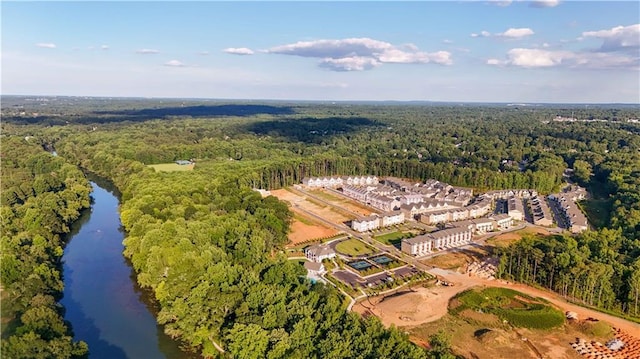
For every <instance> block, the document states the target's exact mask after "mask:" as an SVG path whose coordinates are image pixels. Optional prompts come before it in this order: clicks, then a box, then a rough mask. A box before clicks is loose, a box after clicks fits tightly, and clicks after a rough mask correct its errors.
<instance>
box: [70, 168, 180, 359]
mask: <svg viewBox="0 0 640 359" xmlns="http://www.w3.org/2000/svg"><path fill="white" fill-rule="evenodd" d="M96 182H98V183H99V184H97V183H96ZM91 186H92V187H93V192H92V193H91V197H92V198H93V202H92V205H91V209H90V210H87V211H85V213H83V215H82V216H81V217H80V219H79V220H78V221H77V222H76V223H74V228H73V229H72V232H71V235H70V237H69V238H70V240H69V241H68V243H67V246H66V248H65V250H64V255H63V257H62V259H63V261H64V265H63V273H64V286H65V288H64V297H63V298H62V300H61V301H60V303H61V304H62V305H64V307H65V309H66V312H65V320H68V321H69V322H71V325H72V327H73V332H74V335H75V336H74V338H75V339H76V340H84V341H85V342H87V344H88V345H89V352H90V355H89V358H90V359H100V358H105V359H120V358H129V359H137V358H144V359H147V358H151V359H152V358H167V359H174V358H176V359H183V358H189V357H190V356H188V355H187V354H185V353H184V352H182V351H181V350H180V349H179V347H178V343H177V342H176V341H174V340H171V338H169V337H168V336H167V335H165V334H164V332H163V330H162V327H161V326H159V325H158V324H157V323H156V320H155V318H154V308H153V305H152V301H151V300H150V298H148V297H146V295H145V293H144V292H143V291H141V289H140V288H139V286H138V285H137V283H136V281H135V276H134V272H133V268H132V267H131V265H130V263H129V262H127V260H126V259H125V258H124V256H123V254H122V251H123V249H124V247H123V244H122V240H123V239H124V234H123V232H122V230H121V225H120V218H119V215H118V193H117V192H116V190H115V189H114V188H113V187H112V186H110V184H109V183H108V182H107V183H104V181H100V180H98V179H95V178H93V179H92V182H91Z"/></svg>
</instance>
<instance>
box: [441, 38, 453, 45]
mask: <svg viewBox="0 0 640 359" xmlns="http://www.w3.org/2000/svg"><path fill="white" fill-rule="evenodd" d="M442 43H443V44H453V41H452V40H449V39H444V40H442Z"/></svg>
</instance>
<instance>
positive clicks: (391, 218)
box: [351, 211, 405, 232]
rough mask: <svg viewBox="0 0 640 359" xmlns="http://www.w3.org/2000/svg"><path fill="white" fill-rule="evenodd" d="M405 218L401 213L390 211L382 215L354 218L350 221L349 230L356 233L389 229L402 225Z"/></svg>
mask: <svg viewBox="0 0 640 359" xmlns="http://www.w3.org/2000/svg"><path fill="white" fill-rule="evenodd" d="M404 220H405V216H404V213H403V212H401V211H392V212H387V213H383V214H382V215H376V214H373V215H370V216H367V217H361V218H356V219H354V220H353V221H351V228H353V230H354V231H358V232H367V231H371V230H374V229H377V228H381V227H389V226H393V225H395V224H401V223H404Z"/></svg>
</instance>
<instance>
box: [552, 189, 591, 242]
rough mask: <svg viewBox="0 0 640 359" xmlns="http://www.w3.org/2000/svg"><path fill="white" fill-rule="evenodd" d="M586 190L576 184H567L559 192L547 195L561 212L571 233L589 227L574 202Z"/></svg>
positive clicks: (580, 197) (584, 193)
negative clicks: (566, 186)
mask: <svg viewBox="0 0 640 359" xmlns="http://www.w3.org/2000/svg"><path fill="white" fill-rule="evenodd" d="M586 193H587V192H586V190H585V189H584V188H582V187H578V186H569V187H568V188H566V189H565V190H564V191H563V192H561V193H555V194H552V195H549V199H550V200H552V201H554V202H555V203H556V205H557V206H558V208H559V210H560V211H561V212H562V215H563V216H564V219H565V220H566V222H567V223H566V224H567V229H569V230H570V231H571V232H572V233H580V232H582V231H586V230H587V229H589V222H588V221H587V217H585V215H584V213H582V211H581V210H580V208H578V204H577V203H576V202H577V201H579V200H582V199H584V198H585V196H586Z"/></svg>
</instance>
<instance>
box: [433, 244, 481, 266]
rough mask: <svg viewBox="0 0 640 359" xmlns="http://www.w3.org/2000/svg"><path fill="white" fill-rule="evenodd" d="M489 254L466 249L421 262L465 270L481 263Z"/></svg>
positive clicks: (479, 250)
mask: <svg viewBox="0 0 640 359" xmlns="http://www.w3.org/2000/svg"><path fill="white" fill-rule="evenodd" d="M488 254H489V252H487V251H486V250H484V249H481V248H477V247H469V248H464V249H458V250H457V251H455V252H449V253H445V254H441V255H438V256H435V257H431V258H429V259H425V260H422V261H420V262H422V263H424V264H426V265H430V266H434V267H438V268H444V269H458V268H461V269H465V268H466V266H467V265H469V264H470V263H472V262H479V261H482V259H483V258H485V257H486V256H487V255H488Z"/></svg>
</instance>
